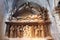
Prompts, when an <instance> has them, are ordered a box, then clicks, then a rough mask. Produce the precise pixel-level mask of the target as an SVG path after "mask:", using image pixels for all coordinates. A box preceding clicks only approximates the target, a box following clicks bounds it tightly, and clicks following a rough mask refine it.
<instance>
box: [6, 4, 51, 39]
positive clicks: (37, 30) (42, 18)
mask: <svg viewBox="0 0 60 40" xmlns="http://www.w3.org/2000/svg"><path fill="white" fill-rule="evenodd" d="M22 7H23V8H22V9H20V8H21V7H20V8H19V9H18V10H15V12H13V13H14V14H13V15H11V17H9V19H10V21H8V22H6V24H7V25H6V26H7V28H6V29H7V30H6V36H8V37H9V38H17V37H19V38H47V40H52V36H51V34H50V24H51V22H50V19H49V16H48V10H47V9H46V8H44V7H41V6H39V5H36V4H34V5H33V4H31V3H28V4H26V3H25V4H24V5H23V6H22ZM35 40H38V39H35ZM39 40H40V39H39Z"/></svg>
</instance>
